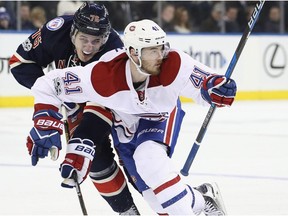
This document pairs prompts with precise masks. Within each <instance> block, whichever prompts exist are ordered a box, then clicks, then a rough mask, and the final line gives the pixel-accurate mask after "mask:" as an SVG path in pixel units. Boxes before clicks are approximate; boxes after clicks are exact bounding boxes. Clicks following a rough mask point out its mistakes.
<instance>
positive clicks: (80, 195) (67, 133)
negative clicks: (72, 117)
mask: <svg viewBox="0 0 288 216" xmlns="http://www.w3.org/2000/svg"><path fill="white" fill-rule="evenodd" d="M62 114H63V123H64V128H65V138H66V142H67V144H68V141H69V140H70V131H69V127H68V121H67V110H66V108H65V107H64V106H62ZM72 178H73V179H74V181H75V184H76V186H75V188H76V192H77V196H78V199H79V203H80V206H81V210H82V213H83V215H88V213H87V210H86V206H85V202H84V199H83V195H82V192H81V188H80V184H79V183H78V178H77V173H76V171H74V172H73V174H72Z"/></svg>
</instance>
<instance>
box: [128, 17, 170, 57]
mask: <svg viewBox="0 0 288 216" xmlns="http://www.w3.org/2000/svg"><path fill="white" fill-rule="evenodd" d="M165 44H167V41H166V33H165V32H164V31H163V30H162V28H161V27H160V26H159V25H158V24H156V23H155V22H153V21H152V20H148V19H144V20H140V21H135V22H131V23H129V24H128V25H127V26H126V28H125V30H124V47H125V51H126V53H127V55H128V56H129V58H130V52H129V49H130V48H131V47H132V48H134V49H135V51H136V54H137V55H138V58H139V59H140V57H141V50H142V48H145V47H153V46H159V45H165Z"/></svg>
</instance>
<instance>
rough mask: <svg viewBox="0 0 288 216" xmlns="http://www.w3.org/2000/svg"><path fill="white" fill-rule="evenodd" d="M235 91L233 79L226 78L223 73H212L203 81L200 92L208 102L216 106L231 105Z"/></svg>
mask: <svg viewBox="0 0 288 216" xmlns="http://www.w3.org/2000/svg"><path fill="white" fill-rule="evenodd" d="M236 91H237V86H236V83H235V81H234V80H233V79H228V80H227V78H226V77H225V76H223V75H215V74H212V75H210V76H208V77H206V78H205V79H204V81H203V84H202V88H201V94H202V97H203V98H204V99H205V100H206V101H207V102H208V103H209V104H212V103H213V104H215V105H216V106H217V107H223V106H231V104H232V103H233V101H234V98H235V95H236Z"/></svg>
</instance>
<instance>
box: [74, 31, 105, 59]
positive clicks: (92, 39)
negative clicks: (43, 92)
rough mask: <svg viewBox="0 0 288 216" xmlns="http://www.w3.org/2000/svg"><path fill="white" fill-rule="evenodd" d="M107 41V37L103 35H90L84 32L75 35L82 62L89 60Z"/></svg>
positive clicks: (78, 53) (77, 50)
mask: <svg viewBox="0 0 288 216" xmlns="http://www.w3.org/2000/svg"><path fill="white" fill-rule="evenodd" d="M104 43H105V38H103V37H102V36H94V35H88V34H85V33H83V32H78V33H77V35H76V37H75V43H74V45H75V48H76V52H77V55H78V58H79V59H80V60H81V61H82V62H87V61H89V60H90V59H91V58H92V57H93V56H94V55H95V54H96V53H97V52H98V51H99V49H100V47H101V46H102V45H103V44H104Z"/></svg>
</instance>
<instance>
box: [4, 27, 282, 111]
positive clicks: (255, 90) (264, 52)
mask: <svg viewBox="0 0 288 216" xmlns="http://www.w3.org/2000/svg"><path fill="white" fill-rule="evenodd" d="M28 35H29V33H11V32H9V33H5V32H1V33H0V50H1V52H0V107H23V106H32V105H33V97H32V95H31V93H30V91H29V90H28V89H26V88H24V87H22V86H20V85H19V84H18V83H17V82H16V80H15V79H14V77H13V75H12V74H11V72H10V70H9V65H8V59H9V58H10V57H11V56H12V54H13V53H14V52H15V50H16V49H17V47H18V45H19V44H21V43H22V42H23V41H24V40H25V39H26V38H27V37H28ZM168 38H169V41H170V45H171V47H172V48H177V49H181V50H183V51H185V52H187V53H188V54H190V55H191V56H192V57H193V58H195V59H197V60H199V61H201V62H202V63H204V64H206V65H209V66H210V67H212V68H214V69H215V71H216V72H217V73H220V74H225V72H226V69H227V67H228V65H229V62H230V60H231V58H232V55H233V53H234V52H235V49H236V47H237V45H238V42H239V40H240V38H241V35H239V34H237V35H220V34H216V35H211V34H188V35H176V34H171V35H168ZM287 39H288V35H251V36H250V37H249V39H248V41H247V43H246V46H245V47H244V50H243V52H242V54H241V57H240V58H239V61H238V63H237V65H236V67H235V69H234V72H233V74H232V78H233V79H235V80H236V82H237V85H238V92H237V96H236V99H237V100H274V99H288V65H287V64H288V63H287V61H288V56H287V55H288V43H287V41H288V40H287ZM182 101H183V102H187V101H190V100H189V99H186V98H182Z"/></svg>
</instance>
